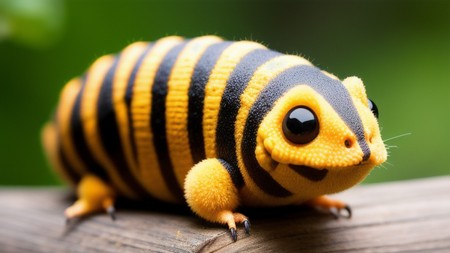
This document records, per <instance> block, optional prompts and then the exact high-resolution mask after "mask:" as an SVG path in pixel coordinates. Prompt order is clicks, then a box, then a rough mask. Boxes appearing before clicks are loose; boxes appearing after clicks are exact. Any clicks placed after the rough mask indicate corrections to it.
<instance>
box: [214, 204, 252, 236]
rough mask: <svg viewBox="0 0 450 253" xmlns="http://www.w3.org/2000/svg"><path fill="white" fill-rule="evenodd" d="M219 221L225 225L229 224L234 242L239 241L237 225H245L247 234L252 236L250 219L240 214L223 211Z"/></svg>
mask: <svg viewBox="0 0 450 253" xmlns="http://www.w3.org/2000/svg"><path fill="white" fill-rule="evenodd" d="M219 220H221V221H222V222H223V223H227V224H228V228H229V229H230V234H231V238H232V239H233V241H235V242H236V241H237V232H236V223H238V224H243V225H244V229H245V233H246V234H247V235H249V234H250V227H251V225H250V221H249V220H248V218H247V217H246V216H245V215H243V214H240V213H233V212H231V211H223V212H221V213H220V214H219Z"/></svg>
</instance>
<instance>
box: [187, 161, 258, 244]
mask: <svg viewBox="0 0 450 253" xmlns="http://www.w3.org/2000/svg"><path fill="white" fill-rule="evenodd" d="M239 178H240V172H239V170H238V169H237V168H233V167H232V166H231V165H229V164H228V163H227V162H225V161H224V160H222V159H206V160H203V161H201V162H200V163H198V164H196V165H195V166H194V167H193V168H192V169H191V170H190V171H189V173H188V175H187V176H186V180H185V183H184V189H185V197H186V201H187V203H188V205H189V206H190V208H191V209H192V211H194V212H195V213H196V214H197V215H199V216H200V217H202V218H204V219H205V220H208V221H211V222H217V223H221V224H227V225H228V228H229V229H230V232H231V237H232V238H233V240H234V241H236V240H237V234H236V223H243V224H244V227H245V231H246V232H247V234H248V233H249V232H250V222H249V221H248V218H247V217H246V216H244V215H242V214H240V213H235V212H234V210H235V209H236V208H237V207H238V205H239V192H238V188H239ZM241 180H242V179H241Z"/></svg>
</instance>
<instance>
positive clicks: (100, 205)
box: [64, 175, 115, 220]
mask: <svg viewBox="0 0 450 253" xmlns="http://www.w3.org/2000/svg"><path fill="white" fill-rule="evenodd" d="M77 194H78V200H77V201H76V202H75V203H74V204H73V205H71V206H70V207H68V208H67V209H66V210H65V212H64V214H65V216H66V218H67V220H70V219H72V218H76V217H82V216H86V215H89V214H92V213H97V212H101V211H106V212H107V213H108V214H109V215H110V216H111V218H112V219H113V220H115V209H114V200H115V192H114V190H113V189H112V188H111V186H109V185H108V184H106V183H105V182H103V181H102V180H101V179H100V178H98V177H96V176H94V175H85V176H83V178H82V179H81V181H80V183H79V184H78V186H77Z"/></svg>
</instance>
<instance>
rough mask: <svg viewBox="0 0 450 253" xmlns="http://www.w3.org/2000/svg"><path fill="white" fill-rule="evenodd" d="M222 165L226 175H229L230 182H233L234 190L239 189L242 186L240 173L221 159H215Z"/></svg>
mask: <svg viewBox="0 0 450 253" xmlns="http://www.w3.org/2000/svg"><path fill="white" fill-rule="evenodd" d="M217 160H219V162H220V163H221V164H222V166H223V167H224V168H225V169H226V170H227V172H228V174H230V177H231V180H232V181H233V184H234V186H235V187H236V189H238V190H239V189H241V188H242V186H244V179H243V178H242V175H241V172H240V171H239V169H238V168H237V167H234V166H232V165H230V164H229V163H227V162H226V161H225V160H223V159H217Z"/></svg>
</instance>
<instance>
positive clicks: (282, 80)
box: [242, 65, 367, 197]
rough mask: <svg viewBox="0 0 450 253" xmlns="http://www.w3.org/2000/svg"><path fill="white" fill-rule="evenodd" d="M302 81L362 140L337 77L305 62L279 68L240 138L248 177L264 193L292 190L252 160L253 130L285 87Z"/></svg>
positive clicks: (284, 194) (359, 126) (355, 116)
mask: <svg viewBox="0 0 450 253" xmlns="http://www.w3.org/2000/svg"><path fill="white" fill-rule="evenodd" d="M302 84H306V85H308V86H310V87H311V88H313V89H314V90H315V91H316V92H317V93H319V94H321V95H322V96H323V97H324V98H325V99H326V100H327V102H328V103H329V104H330V105H331V106H332V107H333V109H334V110H335V111H336V113H337V114H338V115H339V116H340V117H341V118H342V120H343V121H344V122H345V123H346V124H347V126H348V127H349V128H350V129H351V130H352V131H353V132H354V133H355V135H356V136H357V138H358V142H360V143H364V142H365V140H364V128H363V125H362V123H361V119H360V118H359V115H358V113H357V111H356V109H355V107H354V106H353V101H352V99H351V97H350V94H349V93H348V91H347V90H346V89H345V87H344V86H343V85H342V83H341V82H340V81H339V80H335V79H332V78H330V77H328V76H326V75H324V74H323V73H322V72H321V71H320V70H319V69H318V68H315V67H312V66H307V65H302V66H295V67H292V68H289V69H287V70H286V71H283V72H282V73H281V74H279V75H278V76H277V77H276V78H274V79H273V80H272V81H270V82H269V84H268V85H267V86H266V87H265V88H264V90H263V91H262V92H261V93H260V95H259V96H258V99H257V101H256V102H255V103H254V104H253V106H252V108H251V109H250V112H249V116H248V118H247V121H246V125H245V129H244V133H243V136H244V137H243V141H242V152H243V153H242V156H243V158H244V164H245V167H246V168H247V171H248V173H249V175H250V177H251V178H252V179H253V180H254V181H255V183H256V184H257V185H258V187H259V188H261V189H262V190H263V191H264V192H266V193H267V194H270V195H273V196H277V197H287V196H290V195H292V193H291V192H289V191H288V190H286V189H284V188H283V187H282V186H281V185H280V184H278V182H276V181H275V180H274V179H273V178H272V177H271V176H270V174H269V173H268V172H267V171H265V170H264V169H263V168H261V166H260V165H259V163H258V161H257V160H256V157H255V148H256V137H257V131H258V127H259V125H260V124H261V122H262V120H263V118H264V117H265V116H266V115H267V113H268V112H269V111H270V110H271V109H272V107H273V105H274V103H275V102H276V101H277V100H278V99H279V98H280V97H281V96H282V95H283V94H284V93H285V92H287V91H288V90H289V89H291V88H293V87H295V86H296V85H302ZM366 145H367V144H366Z"/></svg>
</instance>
